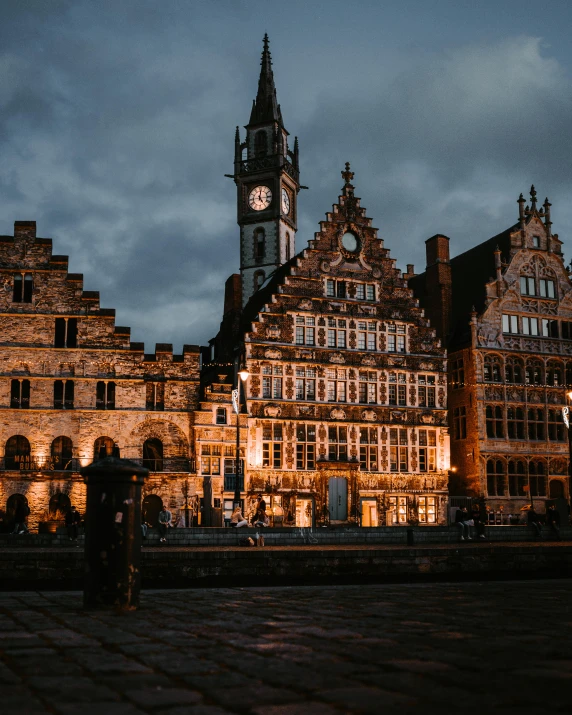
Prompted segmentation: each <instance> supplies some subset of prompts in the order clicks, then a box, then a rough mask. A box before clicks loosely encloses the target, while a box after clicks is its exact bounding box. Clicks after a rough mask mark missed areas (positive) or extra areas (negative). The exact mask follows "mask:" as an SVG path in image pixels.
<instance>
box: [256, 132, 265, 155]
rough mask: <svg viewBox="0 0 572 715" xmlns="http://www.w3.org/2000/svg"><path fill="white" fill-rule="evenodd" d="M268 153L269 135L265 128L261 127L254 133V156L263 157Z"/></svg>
mask: <svg viewBox="0 0 572 715" xmlns="http://www.w3.org/2000/svg"><path fill="white" fill-rule="evenodd" d="M267 153H268V137H267V134H266V132H265V131H264V129H260V130H259V131H257V132H256V134H255V135H254V156H255V157H262V156H266V154H267Z"/></svg>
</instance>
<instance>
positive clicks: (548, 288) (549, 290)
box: [539, 278, 556, 298]
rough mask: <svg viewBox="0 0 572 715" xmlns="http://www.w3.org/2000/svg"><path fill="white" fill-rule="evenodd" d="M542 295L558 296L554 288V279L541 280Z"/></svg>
mask: <svg viewBox="0 0 572 715" xmlns="http://www.w3.org/2000/svg"><path fill="white" fill-rule="evenodd" d="M539 283H540V296H541V298H556V291H555V289H554V281H552V280H547V279H546V278H541V279H540V281H539Z"/></svg>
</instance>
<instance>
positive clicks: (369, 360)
mask: <svg viewBox="0 0 572 715" xmlns="http://www.w3.org/2000/svg"><path fill="white" fill-rule="evenodd" d="M361 364H362V365H371V366H372V367H373V366H374V365H375V358H374V357H372V356H371V355H364V357H363V358H362V360H361Z"/></svg>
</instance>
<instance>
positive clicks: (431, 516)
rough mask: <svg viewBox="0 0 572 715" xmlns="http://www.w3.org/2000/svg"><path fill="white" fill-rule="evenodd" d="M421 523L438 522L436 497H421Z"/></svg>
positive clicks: (419, 510) (419, 509)
mask: <svg viewBox="0 0 572 715" xmlns="http://www.w3.org/2000/svg"><path fill="white" fill-rule="evenodd" d="M418 499H419V508H418V512H419V523H420V524H435V523H437V505H436V497H432V496H420V497H419V498H418Z"/></svg>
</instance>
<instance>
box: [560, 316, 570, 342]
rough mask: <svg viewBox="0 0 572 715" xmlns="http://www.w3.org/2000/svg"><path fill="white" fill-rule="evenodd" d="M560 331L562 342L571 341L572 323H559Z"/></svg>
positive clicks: (565, 321)
mask: <svg viewBox="0 0 572 715" xmlns="http://www.w3.org/2000/svg"><path fill="white" fill-rule="evenodd" d="M560 326H561V329H562V340H572V323H571V322H570V321H567V320H563V321H562V322H561V323H560Z"/></svg>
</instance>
